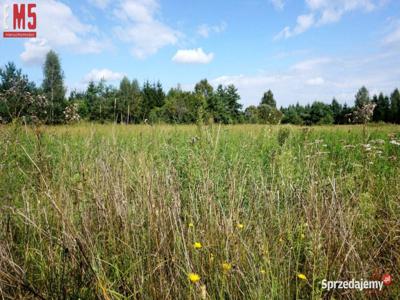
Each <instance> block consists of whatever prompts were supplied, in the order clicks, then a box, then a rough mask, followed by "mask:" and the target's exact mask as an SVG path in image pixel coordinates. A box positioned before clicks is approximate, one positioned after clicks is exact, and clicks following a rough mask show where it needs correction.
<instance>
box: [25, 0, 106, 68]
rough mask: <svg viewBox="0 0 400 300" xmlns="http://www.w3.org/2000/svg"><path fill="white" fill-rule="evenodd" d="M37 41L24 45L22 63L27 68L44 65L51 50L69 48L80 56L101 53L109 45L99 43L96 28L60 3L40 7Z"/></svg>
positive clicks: (45, 1)
mask: <svg viewBox="0 0 400 300" xmlns="http://www.w3.org/2000/svg"><path fill="white" fill-rule="evenodd" d="M37 15H38V28H37V37H38V38H37V39H31V40H29V41H28V42H25V43H24V47H25V49H24V52H23V53H22V54H21V59H22V60H23V61H24V62H25V63H26V64H34V63H41V62H42V61H43V59H44V56H45V55H46V53H47V50H49V49H51V48H66V49H68V50H71V51H73V52H76V53H100V52H101V51H103V50H104V49H105V48H106V47H107V43H106V42H104V41H100V40H99V39H98V34H97V29H96V27H94V26H92V25H90V24H85V23H82V22H81V21H80V20H79V19H78V17H77V16H75V15H74V13H73V12H72V10H71V8H70V7H69V6H67V5H66V4H64V3H62V2H60V1H56V0H42V1H40V2H39V3H38V5H37Z"/></svg>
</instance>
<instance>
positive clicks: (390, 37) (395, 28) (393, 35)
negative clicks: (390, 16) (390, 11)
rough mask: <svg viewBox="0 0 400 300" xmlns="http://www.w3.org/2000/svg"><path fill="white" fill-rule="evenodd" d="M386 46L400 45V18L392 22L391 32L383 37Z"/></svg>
mask: <svg viewBox="0 0 400 300" xmlns="http://www.w3.org/2000/svg"><path fill="white" fill-rule="evenodd" d="M383 43H384V44H385V45H386V46H390V45H400V20H395V21H394V22H392V24H390V32H389V33H387V35H386V36H385V37H384V39H383Z"/></svg>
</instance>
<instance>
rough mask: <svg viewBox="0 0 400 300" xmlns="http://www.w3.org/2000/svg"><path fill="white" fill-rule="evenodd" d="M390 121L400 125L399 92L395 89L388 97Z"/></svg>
mask: <svg viewBox="0 0 400 300" xmlns="http://www.w3.org/2000/svg"><path fill="white" fill-rule="evenodd" d="M390 120H391V122H393V123H396V124H400V92H399V90H398V89H395V90H394V91H393V93H392V94H391V95H390Z"/></svg>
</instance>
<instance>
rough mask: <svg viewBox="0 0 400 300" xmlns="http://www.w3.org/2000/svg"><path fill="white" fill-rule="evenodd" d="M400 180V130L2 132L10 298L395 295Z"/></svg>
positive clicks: (3, 273) (0, 234)
mask: <svg viewBox="0 0 400 300" xmlns="http://www.w3.org/2000/svg"><path fill="white" fill-rule="evenodd" d="M399 171H400V126H394V125H368V126H366V127H363V126H358V125H353V126H317V127H295V126H265V125H237V126H219V125H210V126H201V125H198V126H196V125H188V126H184V125H179V126H173V125H155V126H149V125H129V126H127V125H112V124H109V125H94V124H85V123H83V124H77V125H69V126H54V127H46V126H40V127H25V126H19V125H15V124H14V125H7V126H2V127H0V200H1V202H0V216H1V218H0V298H2V299H79V298H80V299H321V298H322V299H376V298H378V299H397V297H398V296H399V295H400V286H399V284H398V278H400V271H399V270H400V246H399V245H400V218H399V216H400V196H399V195H400V178H399ZM385 273H388V274H391V275H392V276H393V284H392V285H391V286H387V287H386V286H385V287H384V288H383V290H382V291H376V290H363V291H357V290H331V291H326V290H323V289H322V287H321V281H322V280H323V279H328V280H351V279H356V280H359V279H364V280H367V279H372V280H380V279H381V277H382V275H383V274H385Z"/></svg>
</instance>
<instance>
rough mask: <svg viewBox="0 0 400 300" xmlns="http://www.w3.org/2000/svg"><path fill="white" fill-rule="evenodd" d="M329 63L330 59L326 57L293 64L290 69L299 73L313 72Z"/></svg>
mask: <svg viewBox="0 0 400 300" xmlns="http://www.w3.org/2000/svg"><path fill="white" fill-rule="evenodd" d="M330 62H332V59H331V58H328V57H319V58H313V59H308V60H304V61H301V62H298V63H296V64H294V65H293V66H292V67H291V70H294V71H300V72H304V71H310V70H315V69H316V68H317V67H320V66H323V65H326V64H328V63H330Z"/></svg>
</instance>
